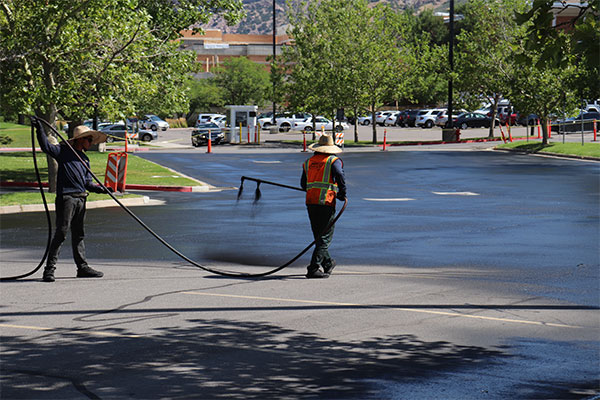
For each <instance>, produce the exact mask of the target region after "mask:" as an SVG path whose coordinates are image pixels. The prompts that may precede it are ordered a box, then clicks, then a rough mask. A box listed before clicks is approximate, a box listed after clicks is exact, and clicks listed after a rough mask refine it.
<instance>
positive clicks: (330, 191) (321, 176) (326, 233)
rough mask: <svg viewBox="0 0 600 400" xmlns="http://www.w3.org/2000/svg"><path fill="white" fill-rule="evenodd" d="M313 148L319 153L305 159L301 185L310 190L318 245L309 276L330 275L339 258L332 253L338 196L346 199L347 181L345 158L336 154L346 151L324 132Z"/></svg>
mask: <svg viewBox="0 0 600 400" xmlns="http://www.w3.org/2000/svg"><path fill="white" fill-rule="evenodd" d="M309 149H310V150H312V151H314V152H315V154H314V155H313V156H312V157H311V158H309V159H308V160H306V161H305V162H304V165H303V168H302V178H301V181H300V185H301V186H302V189H304V190H306V208H307V210H308V217H309V219H310V226H311V228H312V232H313V236H314V238H315V249H314V251H313V254H312V258H311V260H310V265H309V266H308V267H307V270H308V272H307V273H306V277H307V278H328V277H329V276H330V275H331V272H332V271H333V268H335V265H336V262H335V260H334V259H332V258H331V256H330V255H329V245H330V243H331V239H332V238H333V228H334V226H333V224H332V225H331V226H329V224H330V223H331V222H332V221H333V219H334V218H335V200H336V198H337V199H340V200H345V199H346V181H345V177H344V169H343V166H344V165H343V163H342V160H341V159H340V158H339V157H337V156H336V155H335V154H339V153H341V152H342V149H340V148H339V147H338V146H336V145H335V144H334V143H333V138H332V137H331V136H330V135H322V136H321V137H320V138H319V142H318V143H313V144H312V145H310V146H309Z"/></svg>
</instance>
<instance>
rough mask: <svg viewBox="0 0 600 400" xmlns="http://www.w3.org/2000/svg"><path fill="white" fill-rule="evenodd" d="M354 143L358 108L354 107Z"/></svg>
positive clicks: (356, 132) (356, 141) (356, 135)
mask: <svg viewBox="0 0 600 400" xmlns="http://www.w3.org/2000/svg"><path fill="white" fill-rule="evenodd" d="M354 143H358V108H357V107H354Z"/></svg>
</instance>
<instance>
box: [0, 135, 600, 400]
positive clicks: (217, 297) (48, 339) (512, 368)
mask: <svg viewBox="0 0 600 400" xmlns="http://www.w3.org/2000/svg"><path fill="white" fill-rule="evenodd" d="M172 131H173V132H169V131H168V132H167V133H166V134H165V135H164V136H167V135H171V134H172V135H173V136H174V138H173V139H172V140H173V141H174V142H170V143H175V144H177V140H181V141H184V140H185V138H183V135H184V134H185V133H182V132H183V131H181V132H179V134H180V136H181V137H180V138H179V139H176V138H175V136H176V134H177V132H175V130H172ZM426 133H427V132H426ZM414 134H415V135H417V134H421V132H419V133H417V132H415V133H414ZM429 134H432V135H433V134H434V131H431V132H429ZM183 144H184V143H183V142H182V143H181V145H183ZM186 146H187V144H186ZM480 146H483V145H477V146H466V145H445V146H422V147H419V148H418V149H417V148H412V147H411V148H403V147H397V148H392V149H391V150H390V151H389V152H381V151H380V150H379V149H368V148H367V149H365V148H361V149H356V150H351V149H348V150H347V152H346V153H345V154H344V155H343V159H344V162H345V170H346V173H347V176H348V185H349V200H350V202H349V206H348V208H347V210H346V212H345V214H344V215H343V216H342V218H341V219H340V221H339V223H338V225H337V227H336V234H335V236H334V242H333V245H332V253H333V255H334V257H336V259H337V260H338V265H339V266H338V267H337V268H336V270H335V271H334V275H333V276H332V277H331V278H329V279H325V280H307V279H305V278H304V276H303V274H304V271H305V269H304V268H305V265H306V256H305V257H304V258H302V259H301V260H299V261H298V262H297V263H295V264H293V265H292V266H290V267H289V268H287V269H285V270H283V271H282V272H281V273H278V274H276V275H274V276H272V277H270V278H268V279H260V280H254V279H237V278H226V277H219V276H215V275H213V274H208V273H206V272H204V271H201V270H198V269H196V268H194V267H192V266H190V265H189V264H187V263H185V262H183V261H182V260H181V259H179V258H177V257H176V256H174V255H173V254H171V253H170V252H168V251H166V250H165V249H164V248H163V247H162V246H160V245H159V244H158V242H157V241H156V240H155V239H153V238H151V237H149V236H148V234H147V233H146V232H144V231H142V230H141V229H140V228H139V227H138V226H136V225H135V223H134V222H133V221H132V220H131V219H130V218H129V217H128V216H127V215H126V214H125V213H124V212H123V211H122V210H120V209H118V208H108V209H94V210H89V212H88V216H87V225H86V226H87V239H86V242H87V246H88V256H89V258H90V261H91V262H92V265H93V266H94V267H97V268H98V269H100V270H102V271H104V272H105V277H104V278H102V279H98V280H84V279H76V278H74V266H73V265H72V261H71V258H70V251H69V250H70V249H68V246H66V247H65V248H64V249H63V254H62V255H61V258H60V262H59V266H58V269H57V277H58V279H57V282H55V283H54V284H44V283H42V282H40V280H39V276H36V277H34V278H31V279H25V280H21V281H17V282H2V284H1V285H0V289H1V291H0V297H1V299H2V304H3V307H2V313H1V314H0V333H1V335H2V344H1V346H2V367H1V368H2V376H1V386H0V390H1V393H0V397H2V398H47V399H55V398H61V399H63V398H144V399H154V398H206V399H219V398H239V399H242V398H243V399H248V398H255V399H264V398H297V399H307V398H321V399H333V398H338V399H368V398H373V399H431V398H439V399H442V398H443V399H507V398H515V399H531V398H543V399H547V398H552V399H554V398H578V399H582V398H583V399H593V398H597V396H598V395H599V393H600V392H599V384H598V377H599V376H600V362H599V360H598V356H597V355H598V351H599V349H600V344H599V339H598V338H599V333H600V315H599V313H598V311H599V307H600V300H599V298H598V293H599V290H600V288H599V282H600V280H599V279H600V277H599V275H598V274H599V272H598V270H599V268H598V266H599V264H600V263H599V260H598V252H597V244H598V242H599V239H600V233H599V229H598V227H599V223H598V222H599V221H598V220H599V215H598V207H597V205H598V200H599V199H598V193H599V180H598V172H599V171H598V163H597V162H587V161H576V160H564V159H554V158H546V157H532V156H527V155H521V154H505V153H497V152H492V151H489V147H490V144H489V143H488V144H486V145H485V146H486V147H485V148H482V147H480ZM180 147H181V148H173V149H163V150H160V151H148V152H143V153H140V155H141V156H142V157H144V158H147V159H149V160H151V161H155V162H159V163H161V164H163V165H166V166H169V167H171V168H173V169H176V170H177V171H180V172H182V173H184V174H186V175H189V176H192V177H194V178H197V179H200V180H203V181H205V182H207V183H209V184H211V185H212V186H213V190H210V191H207V192H204V193H157V194H152V197H155V198H157V199H160V200H164V201H165V202H166V204H164V205H162V206H156V207H135V208H134V212H135V213H136V214H137V215H138V216H140V218H142V219H143V220H144V221H145V222H146V223H148V224H149V225H150V226H151V227H152V228H153V229H155V230H156V231H158V232H159V233H160V234H161V235H163V236H164V237H165V238H166V239H167V240H168V241H169V242H172V243H174V244H175V245H176V247H177V248H178V249H179V250H181V251H182V252H183V253H185V254H186V255H188V256H190V257H191V258H193V259H195V260H197V261H198V262H200V263H201V264H203V265H208V266H211V267H216V268H225V269H230V270H236V271H245V272H256V271H264V270H265V269H270V268H273V267H276V266H277V265H280V264H281V263H283V262H285V261H287V260H288V259H289V258H291V257H292V256H293V255H294V254H296V253H297V252H298V251H299V250H300V249H302V248H303V247H304V246H305V245H306V244H307V243H308V242H309V241H310V239H311V238H310V232H309V230H308V221H307V218H306V212H305V210H304V207H303V204H302V202H303V200H302V197H301V194H300V195H298V194H297V193H296V192H295V191H290V190H287V191H286V190H282V189H276V188H274V187H268V186H262V187H261V191H262V197H261V200H260V201H259V202H258V203H256V204H255V203H254V202H253V193H254V187H253V186H252V185H251V184H248V183H246V187H245V190H244V193H243V194H242V197H241V199H240V200H239V201H237V190H236V188H237V187H238V186H239V182H240V176H241V175H248V176H256V177H260V178H264V179H269V180H273V181H278V182H281V183H286V184H290V185H296V184H298V181H299V172H300V165H301V162H302V160H303V159H305V158H306V157H307V156H308V155H307V154H305V153H301V152H300V151H299V149H297V148H292V149H289V148H287V149H272V148H271V149H261V148H256V147H253V148H251V147H243V146H217V147H215V153H214V154H206V148H197V149H189V148H183V147H184V146H180ZM1 222H2V224H1V227H0V234H1V239H2V253H1V254H2V257H1V259H0V267H1V269H0V271H1V273H2V276H6V275H12V274H16V273H18V272H23V271H24V270H29V269H31V268H32V267H33V266H35V265H36V264H37V261H38V260H39V258H40V257H41V254H42V253H43V243H44V241H45V234H46V228H45V226H44V218H43V215H42V214H39V213H25V214H14V215H3V216H2V220H1ZM38 275H40V274H38Z"/></svg>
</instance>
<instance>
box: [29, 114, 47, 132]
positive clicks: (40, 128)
mask: <svg viewBox="0 0 600 400" xmlns="http://www.w3.org/2000/svg"><path fill="white" fill-rule="evenodd" d="M31 124H32V125H33V127H34V128H35V129H37V131H38V132H39V133H40V134H42V135H45V134H46V130H45V129H44V123H43V122H42V121H40V120H39V118H35V117H34V118H32V119H31Z"/></svg>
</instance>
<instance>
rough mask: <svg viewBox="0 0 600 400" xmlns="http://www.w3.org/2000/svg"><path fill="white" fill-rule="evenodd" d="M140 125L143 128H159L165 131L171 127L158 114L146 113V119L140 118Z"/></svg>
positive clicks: (156, 129) (155, 129) (154, 129)
mask: <svg viewBox="0 0 600 400" xmlns="http://www.w3.org/2000/svg"><path fill="white" fill-rule="evenodd" d="M140 125H141V126H142V128H143V129H152V130H153V131H155V132H156V131H158V130H159V129H161V130H163V131H166V130H167V129H169V123H168V122H166V121H163V120H162V119H160V118H159V117H158V116H156V115H146V118H145V119H142V120H140Z"/></svg>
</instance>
